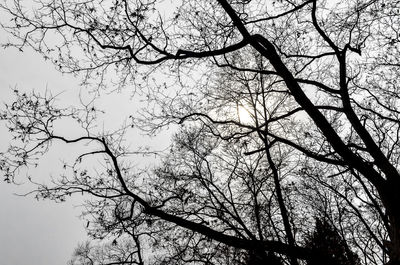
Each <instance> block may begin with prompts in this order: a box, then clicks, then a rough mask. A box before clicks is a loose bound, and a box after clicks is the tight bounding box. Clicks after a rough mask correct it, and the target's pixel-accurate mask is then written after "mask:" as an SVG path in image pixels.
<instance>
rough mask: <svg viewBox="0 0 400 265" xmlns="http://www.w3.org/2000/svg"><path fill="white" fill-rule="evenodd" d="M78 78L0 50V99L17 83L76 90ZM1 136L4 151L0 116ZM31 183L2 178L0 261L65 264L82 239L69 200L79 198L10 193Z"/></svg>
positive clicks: (80, 226) (4, 135) (23, 264)
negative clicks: (50, 198)
mask: <svg viewBox="0 0 400 265" xmlns="http://www.w3.org/2000/svg"><path fill="white" fill-rule="evenodd" d="M1 36H3V37H4V36H5V35H4V33H3V32H0V41H1V38H2V37H1ZM77 84H78V81H77V80H76V79H75V78H73V77H71V76H63V75H61V74H60V73H59V72H57V71H56V70H55V69H54V66H53V65H52V64H51V63H50V62H45V61H44V60H43V59H42V58H41V57H40V56H39V55H37V54H34V53H33V52H32V51H29V50H26V51H24V52H23V53H21V52H18V51H17V50H15V49H7V50H4V49H1V50H0V101H1V105H3V103H4V102H7V101H9V100H10V99H11V98H12V97H11V95H12V88H13V87H15V86H17V87H18V88H19V89H21V90H26V91H29V90H31V89H35V90H37V91H40V90H41V91H43V90H44V89H46V86H47V87H48V88H49V89H50V88H51V90H56V91H68V90H69V89H70V90H71V89H75V91H76V90H78V85H77ZM67 96H68V95H67ZM2 107H3V106H2ZM0 136H1V138H0V150H1V151H4V150H5V148H6V147H7V145H8V141H9V139H10V136H9V134H8V133H7V130H6V129H5V127H4V123H1V122H0ZM39 173H40V172H39ZM46 173H47V172H46ZM22 180H23V178H21V181H22ZM30 188H31V187H30V186H29V185H26V184H25V185H20V186H15V185H8V184H6V183H4V182H3V181H2V180H1V182H0V201H1V207H0V257H1V261H0V263H1V264H7V265H28V264H29V265H58V264H60V265H61V264H66V262H67V261H68V259H69V258H70V257H71V254H72V252H73V250H74V248H75V247H76V245H77V243H78V242H82V241H85V240H86V236H85V232H84V228H83V227H84V221H82V220H80V219H79V218H78V216H79V214H80V210H79V208H76V207H74V206H73V205H78V204H79V198H77V199H76V200H75V201H73V202H71V201H69V202H67V203H64V204H56V203H54V202H49V201H36V200H35V199H34V198H33V197H32V196H30V197H18V196H15V195H13V193H24V192H26V191H28V190H29V189H30Z"/></svg>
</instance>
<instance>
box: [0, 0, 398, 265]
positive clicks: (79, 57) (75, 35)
mask: <svg viewBox="0 0 400 265" xmlns="http://www.w3.org/2000/svg"><path fill="white" fill-rule="evenodd" d="M1 8H2V9H3V10H5V11H7V12H8V13H9V14H10V15H11V17H12V20H11V21H4V22H2V26H3V27H4V28H5V29H6V30H7V31H8V32H9V33H10V34H11V35H12V36H14V41H11V42H10V43H7V44H5V46H12V47H17V48H19V49H24V48H25V47H32V48H33V49H35V50H36V51H38V52H39V53H41V54H43V56H45V58H50V59H51V60H52V61H53V63H55V64H56V65H57V67H58V68H59V70H60V71H62V72H68V73H80V74H81V75H82V77H83V80H84V84H93V82H94V83H95V84H96V85H97V89H98V91H99V93H100V91H101V90H102V88H103V87H106V86H108V85H110V82H109V81H108V80H107V78H108V75H107V74H106V72H107V71H109V70H110V69H115V71H116V73H117V76H118V78H119V79H118V86H120V87H124V86H125V85H128V84H129V85H131V84H133V85H134V87H135V89H136V90H137V91H138V92H139V93H142V95H144V96H145V97H146V100H147V102H148V104H149V106H152V107H151V108H150V107H148V108H147V109H145V110H144V111H143V112H142V113H141V114H140V115H139V116H134V117H132V124H128V125H126V126H124V127H123V128H122V129H121V130H118V131H116V132H114V133H101V132H100V133H99V132H95V131H93V130H92V129H91V128H92V127H91V126H90V125H91V124H92V123H94V122H95V121H96V119H97V117H98V116H97V115H98V111H97V109H96V108H95V107H92V106H89V105H87V106H84V107H83V108H81V109H78V108H76V109H71V108H66V109H60V108H59V107H57V106H56V105H55V104H54V101H53V100H52V98H51V97H49V96H41V95H38V94H30V95H26V94H22V95H21V93H17V99H16V101H15V102H14V103H13V104H11V105H10V106H8V107H7V109H6V110H5V111H4V112H3V114H2V118H3V119H5V120H7V121H8V122H9V128H10V131H11V133H12V134H13V135H15V137H16V142H15V144H13V145H12V146H11V147H10V149H9V150H8V151H7V152H6V153H4V154H3V159H2V162H1V168H2V170H3V172H5V179H6V180H10V181H12V180H13V178H14V176H15V174H16V173H18V170H19V169H20V168H22V167H25V166H29V165H30V164H32V163H33V164H34V161H33V160H32V159H35V157H37V156H38V155H41V154H43V153H44V152H46V151H47V149H48V148H49V147H50V145H51V143H52V142H54V141H61V142H64V143H66V144H69V143H77V142H81V143H88V144H90V145H91V146H93V149H92V150H91V151H89V152H85V153H83V154H82V155H81V156H79V157H78V158H77V160H76V163H74V164H71V165H65V167H66V168H67V169H70V172H69V174H63V175H62V176H61V177H60V178H58V179H55V180H54V182H53V183H52V184H51V185H48V186H44V185H42V186H39V187H38V191H37V192H38V195H39V196H41V197H47V198H50V199H55V200H62V199H64V197H65V195H69V194H71V193H76V192H83V193H88V194H91V195H93V196H94V197H97V198H98V201H97V202H96V203H91V204H89V205H88V213H90V215H91V216H93V219H94V220H92V222H93V226H91V230H90V231H91V234H92V235H93V236H94V237H95V238H104V237H107V236H108V237H109V236H112V235H114V236H115V234H118V233H119V232H118V231H120V232H121V233H122V232H123V231H125V230H124V229H125V228H124V227H130V228H132V227H133V228H135V229H136V231H137V232H138V233H141V234H142V233H143V236H141V238H144V237H145V238H146V242H147V243H146V246H145V248H146V249H147V250H148V253H149V255H148V258H147V259H146V261H147V262H149V263H151V262H156V261H159V260H162V261H163V262H164V263H170V264H179V263H182V264H183V263H190V262H191V263H194V264H196V263H198V264H202V263H204V264H222V263H224V262H225V263H227V262H228V263H229V264H235V263H237V264H241V263H243V262H246V260H248V258H247V257H248V256H249V255H253V256H254V257H257V258H258V259H259V258H261V260H262V259H263V258H264V257H265V258H266V257H267V256H269V255H274V257H277V259H282V261H283V262H285V263H288V264H299V263H301V262H302V261H301V260H307V259H310V258H311V257H313V256H318V255H319V254H318V253H317V252H318V251H317V250H313V249H310V248H309V247H307V246H306V244H305V243H306V242H305V237H306V235H307V234H309V233H310V231H312V229H313V226H312V223H313V220H314V218H315V217H316V216H319V215H321V214H323V215H324V216H326V218H328V219H329V221H330V222H331V223H332V224H333V225H334V226H335V228H337V230H338V233H340V236H341V237H342V238H343V240H345V241H346V242H347V244H348V246H349V247H350V248H352V249H354V251H356V252H357V254H358V255H359V256H360V258H361V260H362V262H363V263H365V264H400V207H399V206H398V204H397V203H398V201H399V200H400V193H399V189H400V175H399V172H398V164H399V163H398V161H399V151H398V150H399V148H398V142H399V114H400V110H399V105H398V99H399V97H398V95H397V87H398V81H397V80H398V76H399V62H398V59H397V58H399V51H400V46H399V45H400V44H399V43H400V41H399V37H398V34H399V30H400V29H399V27H400V21H399V18H400V16H399V12H400V11H399V10H400V2H399V1H390V2H389V3H388V1H379V0H352V1H339V0H338V1H316V0H309V1H288V0H281V1H256V0H253V1H244V0H243V1H228V0H215V1H211V0H209V1H173V2H171V3H168V1H155V0H154V1H144V0H137V1H119V0H116V1H109V2H104V1H95V0H89V1H78V2H77V1H63V2H58V1H41V2H35V3H34V4H33V7H31V8H29V9H26V8H25V7H24V6H23V4H22V1H19V0H15V1H13V2H11V3H8V2H7V1H6V2H4V3H3V4H1ZM32 9H33V10H34V11H32ZM161 76H163V78H160V77H161ZM152 77H153V78H152ZM114 81H115V80H114ZM114 83H115V82H114ZM63 118H69V119H73V120H75V121H76V122H77V123H78V124H80V125H81V127H83V128H84V129H85V130H84V133H83V135H82V136H81V137H77V138H69V137H68V135H63V134H62V133H58V132H57V130H56V129H55V128H54V126H55V125H54V124H55V123H54V122H55V121H58V120H62V119H63ZM170 124H178V125H179V126H180V127H179V130H178V132H177V133H176V135H175V136H174V138H173V139H172V144H171V148H170V152H167V153H162V154H160V155H161V163H160V164H157V165H155V167H154V169H153V170H147V171H139V170H135V168H133V167H132V165H131V163H130V162H129V161H130V159H132V156H133V155H136V154H142V153H143V152H140V151H131V150H129V149H128V148H127V147H126V145H125V144H124V143H125V142H124V141H126V140H130V139H129V138H130V137H129V130H128V128H129V126H131V125H134V126H136V127H139V128H141V129H142V130H144V131H147V132H148V133H150V134H154V133H157V132H160V131H161V130H162V129H163V128H164V127H165V126H168V125H170ZM122 139H124V141H122ZM18 140H20V142H18ZM132 141H133V139H132ZM92 156H96V157H100V158H103V159H104V163H103V164H102V168H103V169H104V170H98V171H96V172H91V171H90V170H88V169H87V168H85V163H82V162H84V161H85V159H86V158H88V157H92ZM150 250H151V251H152V252H150ZM254 253H255V254H254ZM271 253H273V254H271ZM275 255H277V256H275Z"/></svg>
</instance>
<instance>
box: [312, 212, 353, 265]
mask: <svg viewBox="0 0 400 265" xmlns="http://www.w3.org/2000/svg"><path fill="white" fill-rule="evenodd" d="M306 246H307V247H308V248H310V249H312V250H313V251H315V253H318V254H317V255H316V256H314V257H313V258H312V259H310V260H309V261H307V265H318V264H326V265H357V264H360V262H359V259H358V256H357V254H355V253H354V252H352V251H351V250H350V248H349V246H348V245H347V243H346V241H345V240H344V239H343V238H342V237H341V236H340V235H339V233H338V231H337V230H336V229H335V228H334V227H332V226H331V225H330V224H329V222H328V221H327V220H325V219H322V220H321V219H319V218H317V219H316V222H315V230H314V233H313V234H312V235H311V236H310V237H309V238H308V239H307V241H306Z"/></svg>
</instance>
